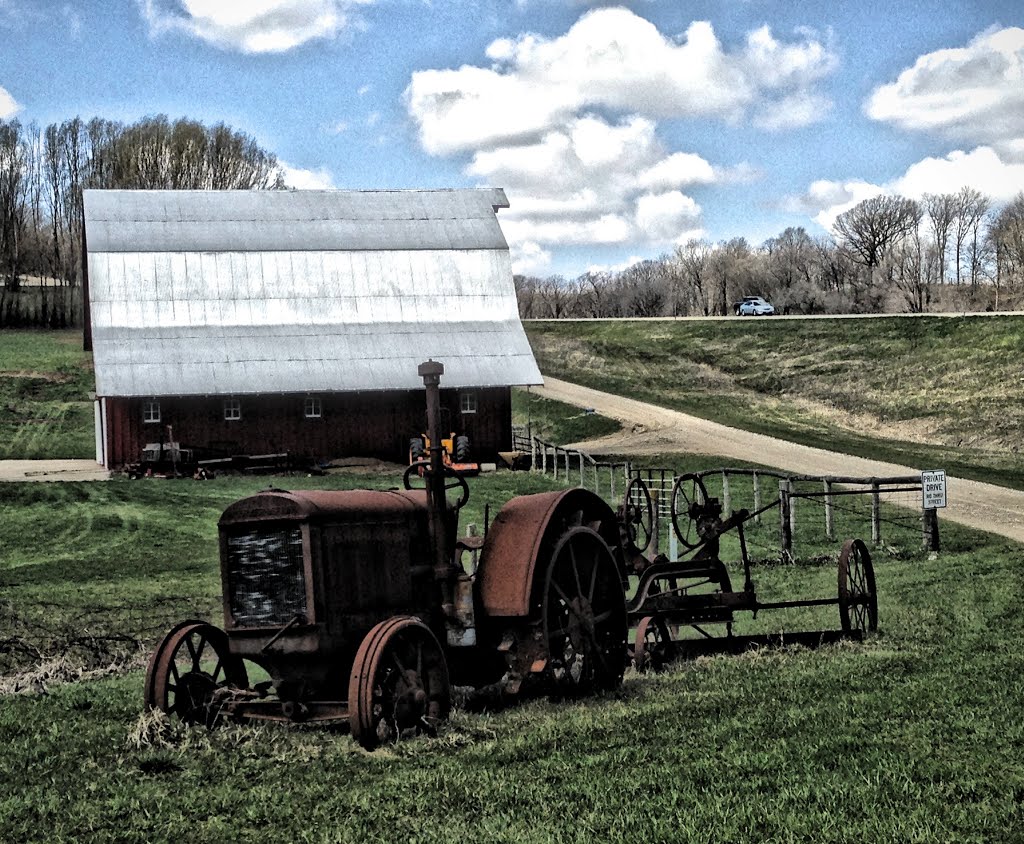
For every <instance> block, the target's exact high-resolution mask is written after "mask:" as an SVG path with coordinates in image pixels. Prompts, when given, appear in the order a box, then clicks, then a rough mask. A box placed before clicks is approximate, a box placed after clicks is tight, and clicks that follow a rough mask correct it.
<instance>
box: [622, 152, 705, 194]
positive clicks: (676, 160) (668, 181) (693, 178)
mask: <svg viewBox="0 0 1024 844" xmlns="http://www.w3.org/2000/svg"><path fill="white" fill-rule="evenodd" d="M715 179H716V175H715V169H714V168H713V167H712V166H711V165H710V164H709V163H708V162H707V161H705V160H704V159H703V158H701V157H700V156H699V155H695V154H694V153H692V152H674V153H672V154H671V155H670V156H668V157H667V158H663V159H661V161H659V162H657V163H656V164H654V165H653V166H651V167H648V168H647V169H646V170H644V171H643V172H642V173H640V174H639V175H638V176H637V184H638V185H640V187H643V188H648V189H651V190H657V189H659V188H663V189H668V188H679V187H683V186H684V185H708V184H711V183H712V182H714V181H715Z"/></svg>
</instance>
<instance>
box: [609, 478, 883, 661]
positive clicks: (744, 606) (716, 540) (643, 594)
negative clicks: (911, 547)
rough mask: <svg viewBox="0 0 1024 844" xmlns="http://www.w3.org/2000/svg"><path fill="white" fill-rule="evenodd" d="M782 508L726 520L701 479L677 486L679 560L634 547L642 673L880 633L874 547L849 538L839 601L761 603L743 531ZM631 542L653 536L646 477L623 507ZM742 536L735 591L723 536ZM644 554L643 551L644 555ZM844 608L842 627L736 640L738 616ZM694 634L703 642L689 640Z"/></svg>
mask: <svg viewBox="0 0 1024 844" xmlns="http://www.w3.org/2000/svg"><path fill="white" fill-rule="evenodd" d="M778 505H779V502H778V501H774V502H772V503H770V504H768V505H767V506H765V507H762V508H761V509H760V510H757V511H756V512H753V513H752V512H750V511H748V510H737V511H736V512H734V513H731V514H729V516H728V517H726V518H724V519H723V517H722V516H723V513H722V506H721V504H720V503H719V501H718V499H715V498H711V497H709V496H708V493H707V489H706V488H705V486H704V482H703V481H702V480H701V478H700V476H699V475H696V474H684V475H681V476H679V477H678V478H676V480H675V483H674V485H673V488H672V507H671V528H672V530H673V531H674V532H675V535H676V538H677V540H678V542H679V544H680V545H681V547H682V550H681V552H680V553H679V558H678V559H677V560H669V559H668V558H667V557H665V556H664V555H659V556H657V557H655V558H653V559H651V558H650V557H649V556H648V555H645V554H644V553H643V551H644V550H645V548H646V545H644V546H640V545H638V544H636V543H633V544H631V545H628V546H627V547H629V548H631V549H632V552H633V553H632V567H633V570H634V572H635V577H634V578H633V580H634V581H635V584H634V583H631V586H630V589H629V594H630V595H631V597H630V599H629V600H628V602H627V607H626V611H627V614H628V616H629V624H630V628H631V629H632V630H634V631H635V632H634V635H633V640H632V649H631V650H632V660H633V663H634V665H635V666H636V668H637V670H639V671H644V670H647V669H649V668H659V667H661V666H663V665H664V664H666V663H667V662H669V661H670V660H672V659H673V658H674V657H676V656H679V655H682V654H690V655H694V654H698V653H707V652H711V651H721V650H729V651H737V650H743V649H745V648H749V647H751V646H757V645H767V644H776V643H780V642H782V641H784V642H785V643H789V644H797V643H799V644H804V645H816V644H820V643H823V642H828V641H835V640H837V639H839V638H853V639H862V638H863V637H864V636H866V635H867V634H868V633H870V632H873V631H874V630H876V629H877V627H878V598H877V594H876V591H875V574H874V568H873V567H872V564H871V555H870V554H869V553H868V549H867V546H866V545H865V544H864V543H863V542H862V541H861V540H859V539H849V540H847V541H846V542H845V543H844V544H843V546H842V549H841V551H840V554H839V567H838V590H837V595H836V597H835V598H813V599H806V600H793V601H761V600H760V599H759V598H758V597H757V593H756V591H755V588H754V581H753V578H752V576H751V565H752V563H751V559H750V556H749V554H748V552H747V542H746V536H745V534H744V525H745V524H746V523H747V522H748V521H750V520H751V519H752V518H754V517H755V516H757V515H759V514H760V513H763V512H765V511H767V510H770V509H772V508H774V507H777V506H778ZM622 512H623V523H624V525H625V526H626V528H627V538H632V537H634V536H639V537H643V536H645V535H646V536H648V537H649V536H650V535H651V534H652V533H653V531H654V530H656V529H657V527H656V525H654V526H652V524H651V523H652V521H653V509H652V505H651V497H650V493H649V491H648V489H647V487H646V485H645V484H644V482H643V481H642V480H641V479H640V478H636V479H634V480H633V481H632V482H631V483H630V485H629V487H628V488H627V491H626V497H625V500H624V503H623V507H622ZM732 531H735V532H736V534H737V538H738V543H739V547H740V562H741V564H742V572H743V581H742V586H741V588H739V589H734V588H733V585H732V580H731V579H730V576H729V570H728V568H727V566H726V564H725V563H724V562H723V561H722V559H721V555H720V545H721V538H722V537H723V536H724V535H725V534H726V533H729V532H732ZM638 552H639V553H638ZM832 605H834V606H837V607H838V609H839V622H840V626H839V629H836V630H823V631H808V632H797V633H786V634H785V636H784V637H782V636H736V635H733V621H734V614H735V613H736V612H738V611H743V610H747V611H750V612H752V613H754V614H755V615H756V614H757V613H758V612H761V611H762V610H770V609H787V608H793V607H814V606H832ZM685 631H693V632H695V633H696V634H697V637H696V638H694V637H690V638H687V637H684V635H683V633H684V632H685Z"/></svg>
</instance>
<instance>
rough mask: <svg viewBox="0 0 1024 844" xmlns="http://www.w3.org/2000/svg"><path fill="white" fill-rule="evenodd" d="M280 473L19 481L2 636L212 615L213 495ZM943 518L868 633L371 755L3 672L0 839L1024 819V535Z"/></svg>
mask: <svg viewBox="0 0 1024 844" xmlns="http://www.w3.org/2000/svg"><path fill="white" fill-rule="evenodd" d="M397 477H398V476H397V474H396V475H390V476H362V477H355V478H353V477H349V476H333V477H329V478H308V479H307V478H301V477H296V478H284V479H281V478H276V479H274V483H275V485H278V486H285V487H289V486H291V487H298V486H307V485H309V486H321V487H322V486H329V487H336V486H349V485H353V484H359V485H367V484H368V483H369V485H373V486H390V485H392V484H393V483H394V482H395V481H396V479H397ZM266 480H267V479H258V478H221V479H218V480H216V481H212V482H208V483H196V482H191V481H136V482H129V481H115V482H110V483H104V484H79V483H75V484H52V485H51V484H38V485H35V484H13V485H5V486H2V487H0V496H2V498H0V505H2V509H3V511H4V513H5V518H4V519H3V520H2V522H0V547H2V548H3V553H2V555H0V591H2V594H3V601H4V604H3V605H2V609H3V613H2V615H0V643H2V644H3V645H4V646H9V645H10V643H11V641H12V640H13V639H15V638H18V637H26V636H29V637H31V635H33V634H35V635H36V636H37V639H35V640H34V641H35V642H36V644H39V645H44V644H45V641H44V640H45V639H46V637H45V636H44V635H42V632H43V628H47V629H54V630H56V631H57V632H61V631H63V632H65V633H66V632H67V629H66V628H69V627H71V626H73V625H75V624H76V623H77V622H79V621H80V620H81V619H83V618H85V619H86V621H87V622H88V625H87V627H86V630H85V632H88V633H91V634H94V635H95V636H97V637H102V636H103V635H106V634H111V633H124V634H126V635H129V636H131V637H136V638H139V639H141V640H143V641H145V642H146V643H147V644H151V643H152V641H153V639H154V638H155V637H157V636H159V635H160V633H161V632H162V630H163V629H164V628H166V627H167V626H168V625H169V624H170V623H171V622H172V621H175V620H178V619H181V618H184V617H187V616H190V615H196V614H198V615H200V616H205V617H210V618H213V619H214V620H215V621H216V619H217V615H218V613H219V609H218V604H219V580H218V569H217V554H216V548H215V536H216V528H215V523H216V518H217V516H218V514H219V512H220V510H221V509H222V508H223V507H224V506H225V505H226V504H227V503H228V502H230V501H231V500H233V499H235V498H236V497H238V496H240V495H243V494H247V493H249V492H252V491H255V490H256V489H258V488H260V487H262V486H265V484H266ZM471 483H472V485H473V498H472V500H471V508H472V509H471V510H470V511H469V512H467V513H465V514H464V518H463V524H465V523H466V522H468V521H476V522H477V523H479V522H480V521H482V518H483V505H484V502H485V501H489V502H491V504H492V507H493V505H496V504H498V503H499V502H500V501H502V500H504V499H506V498H508V497H509V496H511V495H512V494H516V493H519V492H528V491H536V490H539V489H544V488H550V483H549V482H547V481H545V480H544V479H542V478H539V477H537V476H532V475H529V474H512V473H499V474H496V475H489V476H481V477H480V478H477V479H474V480H473V481H472V482H471ZM492 513H493V509H492ZM492 517H493V516H492ZM943 531H944V534H943V540H944V549H945V550H944V552H943V554H942V555H941V556H940V557H939V558H938V559H928V558H927V557H926V556H925V555H922V554H920V553H913V552H911V551H907V552H906V553H903V554H900V555H896V556H890V555H888V554H886V553H876V566H877V577H878V589H879V604H880V627H881V629H880V632H879V634H878V635H877V636H876V637H874V638H872V639H870V640H869V641H867V642H866V643H864V644H843V645H837V646H830V647H825V648H821V649H818V650H804V649H786V650H782V651H774V652H770V653H756V654H749V655H746V656H742V657H730V656H722V657H712V658H705V659H701V660H698V661H696V662H692V663H684V664H679V665H676V666H674V667H673V668H671V669H670V670H669V671H667V672H666V673H664V674H662V675H658V676H644V677H638V676H635V675H627V678H626V681H625V683H624V685H623V687H622V688H621V689H620V690H619V691H617V692H615V693H612V694H608V695H605V696H603V697H599V698H593V699H588V700H584V701H579V702H562V703H549V702H546V701H533V702H527V703H525V704H523V705H521V706H516V707H512V708H510V709H507V710H505V711H503V712H496V713H484V714H471V713H467V712H462V711H457V712H456V714H455V717H454V718H453V720H452V722H451V723H450V725H448V727H447V728H446V729H445V730H444V731H443V733H442V735H441V736H440V738H438V739H436V740H428V739H417V740H413V741H409V742H406V743H402V744H400V745H398V746H397V747H396V748H394V749H392V750H387V751H382V752H378V753H376V754H373V755H367V754H365V753H363V752H362V751H360V750H358V749H356V748H355V746H354V744H353V743H352V742H351V739H350V738H349V737H348V736H347V735H345V734H343V733H341V732H339V731H337V730H333V731H332V730H328V729H313V728H286V727H278V726H264V727H260V726H229V727H225V728H223V729H218V730H216V731H214V732H212V733H208V732H206V731H205V730H203V729H192V728H184V727H180V726H179V727H170V728H167V729H165V730H162V731H156V732H154V731H152V730H149V731H144V732H145V735H146V736H148V737H149V740H145V741H139V740H138V739H139V735H140V729H141V727H140V720H139V712H140V708H141V697H142V679H143V673H142V671H141V669H135V670H128V671H127V673H124V671H123V669H122V670H119V671H117V672H115V673H114V674H113V675H112V676H109V677H106V678H103V679H98V680H91V681H87V682H72V683H63V684H62V683H59V682H54V683H52V684H51V685H50V688H49V691H48V693H47V694H45V695H37V694H36V695H32V694H23V695H8V696H5V697H0V746H3V747H4V749H5V752H4V754H2V755H0V781H2V782H3V783H4V788H3V789H0V840H2V841H19V842H20V841H26V842H28V841H46V842H64V841H67V842H72V841H73V842H79V841H147V842H148V841H165V840H172V839H180V838H181V837H182V836H183V835H186V834H187V837H189V838H190V839H191V840H196V841H208V842H220V841H224V842H228V841H231V842H235V841H251V842H264V841H266V842H270V841H317V842H319V841H358V842H371V841H387V842H390V841H455V840H458V841H515V842H528V841H529V842H533V841H545V842H546V841H566V842H568V841H580V842H584V841H586V842H590V841H595V840H603V841H643V840H646V841H757V842H764V841H809V842H832V841H836V842H841V841H842V842H845V841H855V840H856V841H872V842H907V841H921V842H950V841H957V842H1013V841H1020V840H1022V838H1024V762H1022V759H1024V722H1022V721H1021V718H1020V705H1021V701H1022V700H1024V679H1022V678H1024V615H1022V614H1021V612H1020V607H1019V596H1020V594H1021V591H1022V587H1024V582H1022V581H1024V577H1022V575H1021V572H1022V571H1024V549H1022V548H1021V547H1020V546H1018V545H1015V544H1011V543H1007V542H1006V541H1004V540H1000V539H996V538H993V537H989V536H986V535H983V534H978V533H975V532H972V531H968V530H965V529H960V528H957V527H956V526H952V525H947V524H945V523H944V525H943ZM756 578H757V583H758V592H759V595H761V594H763V595H764V596H765V597H772V596H780V595H781V596H787V597H796V596H800V597H815V596H822V597H824V596H828V595H832V594H834V592H835V568H834V564H831V563H830V564H825V563H823V562H822V561H820V560H816V559H812V560H809V561H808V562H807V563H806V564H801V565H790V566H779V565H774V566H771V565H770V566H763V567H759V568H758V570H757V572H756ZM734 579H735V576H734ZM834 614H835V610H834V608H822V609H819V610H809V611H801V612H798V613H795V614H790V613H770V612H765V613H762V614H761V615H760V616H759V617H758V619H757V620H756V621H755V620H752V619H750V618H749V617H747V619H746V620H745V621H744V624H743V629H744V630H745V631H747V632H756V631H771V630H778V629H782V628H785V629H798V628H800V627H805V626H806V625H818V626H822V627H825V626H829V627H834V626H835V625H836V618H834V617H833V616H834ZM19 620H21V621H19ZM26 620H27V621H26ZM28 621H31V623H28ZM22 622H25V623H22ZM82 632H83V631H82V630H81V629H79V630H78V633H82ZM53 644H58V645H59V644H60V641H59V640H58V641H55V642H54V643H53ZM87 646H88V642H85V643H81V644H80V645H79V647H80V651H81V653H82V654H85V653H87V652H88V647H87ZM0 653H5V656H7V657H9V656H10V654H9V652H4V651H2V650H0ZM51 655H53V654H51ZM25 667H26V666H25V664H24V662H22V663H21V664H19V665H17V666H16V665H13V664H11V663H10V662H9V663H8V665H7V666H6V668H5V672H6V671H13V670H15V669H16V668H21V669H23V668H25ZM95 667H99V668H102V665H99V666H95Z"/></svg>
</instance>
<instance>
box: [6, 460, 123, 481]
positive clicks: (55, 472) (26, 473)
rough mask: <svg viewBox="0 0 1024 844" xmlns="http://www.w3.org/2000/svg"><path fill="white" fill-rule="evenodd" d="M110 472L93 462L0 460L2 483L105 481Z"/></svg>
mask: <svg viewBox="0 0 1024 844" xmlns="http://www.w3.org/2000/svg"><path fill="white" fill-rule="evenodd" d="M108 478H110V472H108V471H107V470H106V469H104V468H103V467H102V466H100V465H99V464H98V463H97V462H96V461H95V460H0V483H2V482H4V481H105V480H107V479H108Z"/></svg>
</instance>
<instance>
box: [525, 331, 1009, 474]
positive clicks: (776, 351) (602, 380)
mask: <svg viewBox="0 0 1024 844" xmlns="http://www.w3.org/2000/svg"><path fill="white" fill-rule="evenodd" d="M527 333H528V335H529V337H530V342H531V344H532V346H533V349H534V352H535V354H536V355H537V359H538V362H539V363H540V367H541V371H543V372H546V373H550V374H552V375H556V376H557V377H559V378H563V379H565V380H568V381H574V382H577V383H580V384H584V385H586V386H590V387H596V388H598V389H603V390H607V391H608V392H612V393H617V394H620V395H625V396H629V397H631V398H636V399H640V400H644V401H649V402H652V403H654V404H658V405H662V406H664V407H669V408H673V409H675V410H681V411H684V412H686V413H692V414H695V415H697V416H702V417H704V418H707V419H713V420H714V421H717V422H722V423H724V424H726V425H732V426H735V427H738V428H743V429H745V430H750V431H757V432H759V433H764V434H768V435H771V436H775V437H781V438H783V439H787V440H792V441H794V442H800V443H805V444H808V445H814V446H819V447H823V448H828V449H829V450H835V451H843V452H846V453H849V454H856V455H861V456H865V457H873V458H877V459H882V460H889V461H892V462H895V463H902V464H904V465H910V466H913V467H915V468H932V467H944V468H946V469H947V470H948V471H949V472H950V474H954V475H958V476H962V477H967V478H972V479H975V480H981V481H988V482H991V483H999V484H1003V485H1006V486H1012V487H1015V488H1018V489H1024V455H1022V454H1020V452H1019V448H1020V430H1021V429H1022V426H1024V376H1022V374H1021V373H1022V370H1021V365H1020V361H1021V360H1022V359H1024V322H1022V321H1021V320H1020V319H1019V318H1017V317H994V318H988V317H974V318H940V317H925V318H915V319H902V318H879V319H868V320H806V321H792V320H778V321H773V320H771V319H758V320H743V319H737V320H735V321H720V322H713V323H699V322H697V323H694V322H676V323H673V322H636V321H633V322H590V323H572V322H539V323H538V322H535V323H528V324H527Z"/></svg>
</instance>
